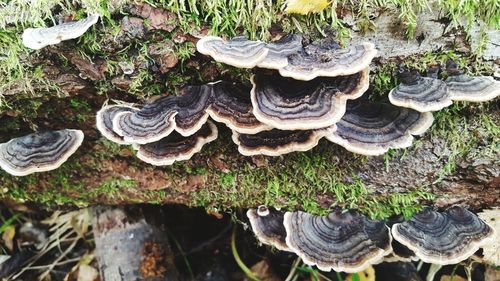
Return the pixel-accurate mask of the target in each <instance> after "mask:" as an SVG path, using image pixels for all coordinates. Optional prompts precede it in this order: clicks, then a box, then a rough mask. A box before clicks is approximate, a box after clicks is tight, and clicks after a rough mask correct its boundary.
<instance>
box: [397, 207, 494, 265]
mask: <svg viewBox="0 0 500 281" xmlns="http://www.w3.org/2000/svg"><path fill="white" fill-rule="evenodd" d="M392 235H393V237H394V239H396V240H397V241H398V242H400V243H401V244H403V245H405V246H406V247H408V248H409V249H410V250H412V251H413V252H415V254H416V255H417V256H418V257H419V258H420V259H421V260H422V261H424V262H427V263H434V264H440V265H446V264H455V263H459V262H461V261H463V260H465V259H467V258H468V257H470V256H471V255H473V254H474V252H476V251H477V250H478V249H479V247H481V246H482V245H484V244H486V243H488V242H490V241H491V240H492V239H493V237H494V231H493V229H492V228H491V227H490V226H488V225H487V224H486V223H485V222H484V221H482V220H481V219H479V218H478V217H477V216H476V215H475V214H473V213H471V212H469V211H468V210H467V209H465V208H462V207H458V206H455V207H452V208H450V209H448V210H446V211H444V212H437V211H433V210H431V209H430V208H428V209H425V210H423V211H422V212H420V213H418V214H416V215H414V216H413V218H411V219H410V220H409V221H406V222H403V223H397V224H394V226H393V227H392Z"/></svg>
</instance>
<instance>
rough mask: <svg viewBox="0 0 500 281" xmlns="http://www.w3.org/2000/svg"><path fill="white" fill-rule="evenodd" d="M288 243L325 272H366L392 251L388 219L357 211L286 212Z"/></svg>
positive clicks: (308, 261) (304, 259)
mask: <svg viewBox="0 0 500 281" xmlns="http://www.w3.org/2000/svg"><path fill="white" fill-rule="evenodd" d="M284 225H285V229H286V234H287V235H286V243H287V245H288V247H290V249H292V251H293V252H295V253H296V254H297V255H298V256H299V257H301V258H302V260H303V261H304V263H306V264H308V265H316V266H317V267H318V268H319V269H320V270H323V271H330V270H332V269H333V270H335V271H344V272H358V271H362V270H364V269H365V268H367V267H368V266H370V264H372V263H375V262H377V261H379V260H380V259H381V258H382V257H383V256H385V255H387V254H389V253H390V252H391V251H392V248H391V235H390V231H389V228H388V227H387V226H386V224H385V223H384V221H373V220H370V219H368V218H367V217H365V216H363V215H361V214H359V213H357V212H355V211H352V210H350V211H348V212H345V213H342V212H341V211H340V210H337V211H334V212H332V213H330V214H329V215H327V216H314V215H311V214H307V213H304V212H301V211H298V212H293V213H291V212H287V213H285V218H284Z"/></svg>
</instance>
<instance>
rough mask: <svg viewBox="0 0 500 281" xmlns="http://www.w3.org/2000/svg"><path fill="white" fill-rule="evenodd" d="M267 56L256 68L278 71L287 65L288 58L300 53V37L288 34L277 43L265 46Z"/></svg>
mask: <svg viewBox="0 0 500 281" xmlns="http://www.w3.org/2000/svg"><path fill="white" fill-rule="evenodd" d="M266 48H267V49H268V50H269V51H268V53H267V56H266V57H265V58H264V60H262V61H261V62H259V63H258V64H257V66H258V67H262V68H269V69H280V68H282V67H285V66H286V65H287V64H288V56H289V55H291V54H296V53H298V52H300V51H302V48H303V47H302V36H300V35H297V34H289V35H286V36H284V37H282V38H281V39H279V40H278V41H275V42H270V43H267V44H266Z"/></svg>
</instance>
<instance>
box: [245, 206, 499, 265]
mask: <svg viewBox="0 0 500 281" xmlns="http://www.w3.org/2000/svg"><path fill="white" fill-rule="evenodd" d="M247 217H248V219H249V220H250V224H251V227H252V230H253V231H254V233H255V236H256V237H257V239H258V240H259V241H260V242H261V243H263V244H267V245H272V246H274V247H276V248H277V249H279V250H282V251H289V252H294V253H295V254H297V255H298V256H299V257H301V258H302V260H303V261H304V263H306V264H308V265H315V266H317V267H318V268H319V269H320V270H323V271H330V270H335V271H342V272H359V271H362V270H364V269H365V268H367V267H368V266H370V265H372V264H377V263H381V262H395V261H412V260H418V259H421V260H422V261H424V262H428V263H434V264H439V265H446V264H455V263H459V262H461V261H463V260H465V259H467V258H468V257H470V256H472V255H473V254H474V253H475V252H476V251H477V250H478V249H479V248H480V247H483V246H484V247H486V245H488V244H489V243H492V242H493V240H494V236H495V230H494V229H493V228H492V227H490V226H489V225H488V224H486V223H485V222H484V221H483V220H481V219H480V218H479V217H477V216H476V215H475V214H473V213H472V212H470V211H468V210H467V209H465V208H462V207H459V206H454V207H451V208H449V209H447V210H445V211H443V212H438V211H435V210H432V209H430V208H427V209H424V210H423V211H421V212H420V213H417V214H416V215H414V216H413V217H412V218H411V219H410V220H407V221H400V222H396V221H393V222H389V223H386V222H385V221H382V220H371V219H369V218H367V217H365V216H364V215H362V214H360V213H358V212H357V211H354V210H349V211H346V212H342V211H341V210H339V209H338V210H335V211H333V212H331V213H330V214H328V215H327V216H315V215H311V214H308V213H305V212H301V211H297V212H286V213H285V212H282V211H279V210H276V209H274V208H268V207H266V206H259V207H258V208H257V209H249V210H248V212H247Z"/></svg>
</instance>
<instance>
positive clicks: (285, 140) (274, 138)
mask: <svg viewBox="0 0 500 281" xmlns="http://www.w3.org/2000/svg"><path fill="white" fill-rule="evenodd" d="M326 133H327V130H308V131H281V130H277V129H273V130H270V131H263V132H260V133H257V134H253V135H247V134H240V133H238V132H236V131H233V142H234V143H235V144H236V145H238V151H239V152H240V153H241V154H243V155H245V156H251V155H259V154H262V155H268V156H279V155H282V154H286V153H290V152H294V151H307V150H309V149H311V148H313V147H315V146H316V145H317V144H318V142H319V140H320V139H321V138H322V137H323V136H325V134H326Z"/></svg>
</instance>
